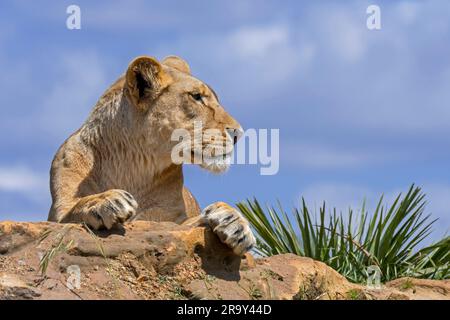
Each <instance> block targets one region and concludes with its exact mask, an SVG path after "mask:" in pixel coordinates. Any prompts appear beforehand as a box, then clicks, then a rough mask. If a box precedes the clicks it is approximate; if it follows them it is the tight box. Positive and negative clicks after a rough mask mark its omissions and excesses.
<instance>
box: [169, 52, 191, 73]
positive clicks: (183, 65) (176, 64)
mask: <svg viewBox="0 0 450 320" xmlns="http://www.w3.org/2000/svg"><path fill="white" fill-rule="evenodd" d="M162 63H163V64H165V65H166V66H169V67H171V68H174V69H177V70H178V71H181V72H184V73H186V74H191V68H190V67H189V65H188V63H187V62H186V61H185V60H183V59H181V58H180V57H177V56H167V57H165V58H164V60H163V61H162Z"/></svg>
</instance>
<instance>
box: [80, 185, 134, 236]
mask: <svg viewBox="0 0 450 320" xmlns="http://www.w3.org/2000/svg"><path fill="white" fill-rule="evenodd" d="M137 208H138V204H137V202H136V200H135V199H134V198H133V196H132V195H131V194H130V193H128V192H126V191H124V190H119V189H112V190H108V191H106V192H103V193H100V194H98V195H94V196H92V197H90V199H89V200H88V201H87V202H86V203H85V204H84V208H83V211H84V212H83V220H84V222H85V223H86V224H88V225H89V226H90V227H92V228H94V229H96V230H98V229H101V228H106V229H111V228H112V227H113V226H115V225H118V224H122V223H124V222H125V221H127V220H129V219H131V218H132V217H133V216H134V215H135V214H136V210H137Z"/></svg>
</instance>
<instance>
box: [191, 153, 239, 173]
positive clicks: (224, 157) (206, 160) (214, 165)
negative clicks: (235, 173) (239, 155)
mask: <svg viewBox="0 0 450 320" xmlns="http://www.w3.org/2000/svg"><path fill="white" fill-rule="evenodd" d="M232 154H233V153H232V151H231V152H228V153H223V154H219V155H209V156H206V155H204V154H200V153H197V152H194V151H193V152H192V153H191V155H192V159H193V162H192V163H194V164H198V165H200V167H202V168H203V169H206V170H208V171H210V172H213V173H222V172H225V171H227V170H228V168H229V167H230V165H231V158H232Z"/></svg>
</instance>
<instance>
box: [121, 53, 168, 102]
mask: <svg viewBox="0 0 450 320" xmlns="http://www.w3.org/2000/svg"><path fill="white" fill-rule="evenodd" d="M125 78H126V87H127V90H128V92H129V95H130V98H131V99H132V101H133V103H134V104H135V105H136V106H137V107H138V108H140V109H144V110H145V109H147V108H148V107H149V105H150V103H151V102H152V101H153V100H154V99H155V98H157V97H158V95H159V94H160V93H161V91H162V90H163V89H164V88H166V87H167V86H168V85H169V84H170V83H171V82H172V79H171V78H170V76H169V75H168V74H167V73H165V72H164V71H163V69H162V67H161V64H160V63H159V62H158V61H157V60H156V59H154V58H151V57H147V56H142V57H137V58H136V59H134V60H133V61H132V62H131V63H130V65H129V66H128V70H127V73H126V75H125Z"/></svg>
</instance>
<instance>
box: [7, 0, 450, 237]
mask: <svg viewBox="0 0 450 320" xmlns="http://www.w3.org/2000/svg"><path fill="white" fill-rule="evenodd" d="M70 4H77V5H79V6H80V8H81V27H82V29H81V30H68V29H67V28H66V24H65V22H66V18H67V14H66V8H67V6H68V5H70ZM370 4H377V5H379V6H380V8H381V27H382V28H381V30H376V31H370V30H368V29H367V28H366V18H367V15H366V8H367V6H368V5H370ZM449 14H450V2H448V1H445V0H441V1H439V0H433V1H370V2H366V1H361V0H358V1H320V2H319V1H264V2H262V1H243V0H240V1H220V2H219V1H198V0H191V1H114V2H111V1H95V2H94V1H58V2H56V1H34V2H30V1H2V2H1V4H0V70H1V73H0V90H1V95H0V150H1V155H0V220H4V219H13V220H45V219H46V217H47V212H48V208H49V206H50V195H49V187H48V179H49V177H48V171H49V167H50V162H51V160H52V158H53V155H54V153H55V151H56V149H57V148H58V147H59V145H60V144H61V143H62V142H63V141H64V140H65V139H66V137H67V136H68V135H69V134H70V133H72V132H73V131H75V130H76V129H77V128H78V127H79V126H80V125H81V124H82V122H83V121H84V120H85V118H86V117H87V115H88V113H89V111H90V109H91V108H92V106H93V105H94V103H95V102H96V100H97V99H98V97H99V96H100V95H101V94H102V92H103V91H104V90H105V89H106V88H107V86H108V85H109V84H111V83H112V82H114V80H115V79H116V78H117V77H118V76H119V75H120V74H121V73H122V72H124V71H125V69H126V66H127V65H128V63H129V62H130V61H131V60H132V59H133V58H134V57H135V56H138V55H143V54H146V55H152V56H155V57H157V58H163V57H164V56H166V55H169V54H176V55H179V56H181V57H183V58H185V59H186V60H187V61H188V62H189V63H190V65H191V69H192V71H193V73H194V75H195V76H197V77H198V78H200V79H202V80H205V81H206V82H208V83H209V84H210V85H211V86H213V87H214V88H215V91H216V92H217V93H218V94H219V96H220V98H221V101H222V103H223V105H224V106H226V108H227V110H228V111H229V112H230V113H231V114H233V115H234V116H235V117H236V118H237V119H238V120H239V121H240V122H241V123H242V125H243V127H244V128H279V129H280V140H281V142H280V171H279V173H278V174H277V175H274V176H261V175H260V174H259V169H260V168H259V167H258V166H256V165H253V166H250V165H247V166H242V165H238V166H233V167H232V168H231V170H230V171H229V172H228V173H227V174H225V175H221V176H215V175H212V174H210V173H207V172H205V171H203V170H200V169H199V168H196V167H189V168H187V170H186V184H187V185H188V187H190V189H191V190H192V191H193V193H194V195H195V196H196V197H197V198H198V200H199V202H200V204H201V205H202V206H206V205H208V204H209V203H211V202H214V201H217V200H223V201H227V202H230V203H236V202H238V201H240V200H244V199H246V198H249V197H253V196H256V197H257V198H258V199H260V200H261V201H262V202H267V203H275V201H276V200H277V199H279V200H280V201H281V202H282V203H283V204H284V206H285V207H286V208H290V207H292V206H293V205H295V204H297V203H298V199H299V197H300V196H304V197H305V198H306V200H307V202H308V203H310V204H311V205H312V206H314V205H319V204H320V203H321V202H322V201H323V200H326V201H327V202H328V204H329V205H330V206H336V207H337V208H339V209H342V210H345V209H346V208H348V206H352V207H354V208H358V207H360V204H361V202H362V200H363V199H364V198H366V199H367V201H368V202H369V204H371V205H372V206H373V205H374V204H375V202H376V200H377V199H378V197H379V195H381V194H382V193H384V194H385V195H386V197H387V199H392V197H393V196H394V195H395V194H396V193H398V192H400V191H405V190H406V189H407V188H408V186H409V185H410V184H411V183H413V182H414V183H416V184H417V185H419V186H422V187H423V189H424V191H425V193H427V195H428V197H427V199H428V200H429V205H428V207H427V211H428V212H431V213H432V214H433V216H434V217H439V218H440V222H439V223H438V224H437V225H436V232H435V233H434V237H436V238H438V237H440V236H441V235H442V234H443V233H445V232H446V231H447V230H449V226H450V209H449V208H450V170H449V163H450V140H449V134H450V103H449V102H450V90H449V85H450V19H449Z"/></svg>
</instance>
